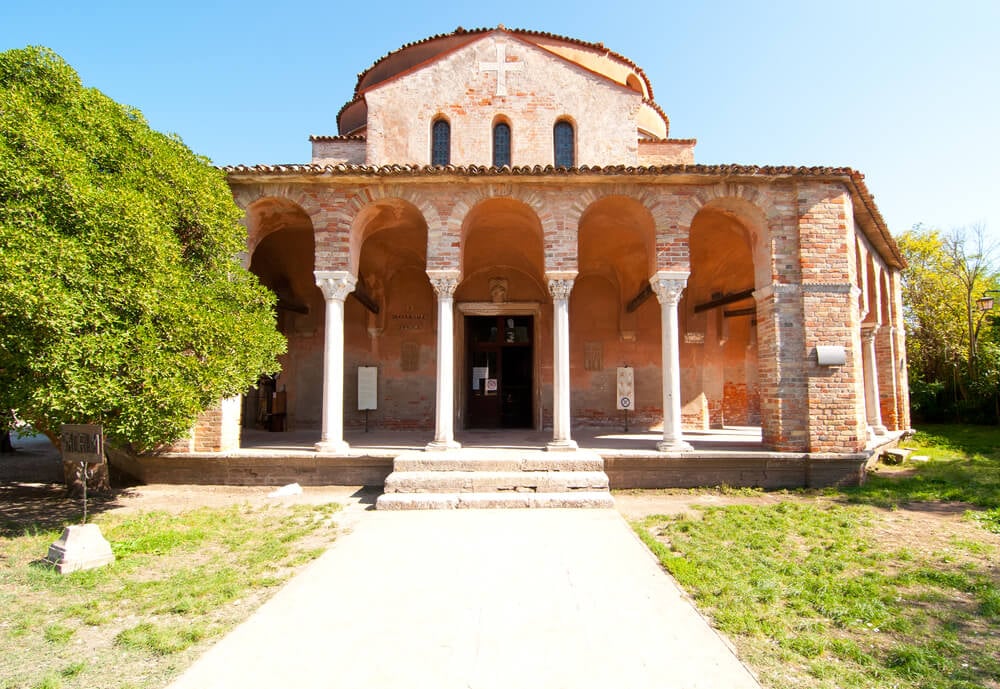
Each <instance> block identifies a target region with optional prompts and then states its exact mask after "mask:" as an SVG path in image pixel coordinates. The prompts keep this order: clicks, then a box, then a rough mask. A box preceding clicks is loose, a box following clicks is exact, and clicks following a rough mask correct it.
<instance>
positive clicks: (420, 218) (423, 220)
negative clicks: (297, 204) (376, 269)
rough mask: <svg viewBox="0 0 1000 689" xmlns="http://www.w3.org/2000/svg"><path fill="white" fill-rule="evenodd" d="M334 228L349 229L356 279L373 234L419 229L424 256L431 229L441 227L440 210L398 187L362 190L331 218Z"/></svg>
mask: <svg viewBox="0 0 1000 689" xmlns="http://www.w3.org/2000/svg"><path fill="white" fill-rule="evenodd" d="M331 220H332V224H333V225H334V227H338V228H349V234H348V237H347V265H348V270H350V272H351V273H352V274H354V275H355V276H356V275H357V273H358V261H359V260H360V252H361V248H362V245H363V244H364V241H365V240H366V239H367V238H368V237H369V236H370V235H371V234H372V233H374V232H378V231H380V230H381V229H385V227H387V226H392V225H398V224H399V223H403V224H409V225H412V226H414V227H419V228H421V229H422V232H423V233H424V245H423V255H424V259H425V261H426V256H427V253H428V251H429V249H430V247H431V244H432V239H433V238H432V236H431V235H432V234H433V231H432V229H431V228H439V227H440V226H441V221H440V216H439V214H438V211H437V209H436V208H435V207H434V206H433V205H432V204H431V203H430V201H429V199H427V198H426V197H425V196H423V195H420V194H418V193H415V192H414V191H413V190H411V189H406V188H403V187H396V186H381V185H380V186H373V187H365V188H364V189H361V190H359V191H358V192H357V193H355V194H354V195H353V196H351V197H350V198H348V199H347V200H346V201H345V203H343V204H342V205H341V206H340V208H339V209H338V210H337V212H336V213H335V214H334V215H333V217H332V218H331Z"/></svg>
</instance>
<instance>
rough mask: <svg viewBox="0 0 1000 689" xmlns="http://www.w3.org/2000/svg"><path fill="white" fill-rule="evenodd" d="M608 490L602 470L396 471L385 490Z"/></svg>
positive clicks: (460, 491) (464, 491)
mask: <svg viewBox="0 0 1000 689" xmlns="http://www.w3.org/2000/svg"><path fill="white" fill-rule="evenodd" d="M581 490H582V491H597V490H608V475H607V474H605V473H604V472H603V471H398V470H397V471H394V472H393V473H391V474H389V476H388V478H386V480H385V492H386V493H493V492H535V493H562V492H570V491H581Z"/></svg>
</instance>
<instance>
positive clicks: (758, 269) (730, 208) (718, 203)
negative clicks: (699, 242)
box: [676, 182, 780, 287]
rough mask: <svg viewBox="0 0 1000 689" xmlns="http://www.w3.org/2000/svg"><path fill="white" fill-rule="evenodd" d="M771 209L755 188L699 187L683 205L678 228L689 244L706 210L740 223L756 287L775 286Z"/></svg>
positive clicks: (731, 185) (735, 185) (727, 184)
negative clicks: (719, 212)
mask: <svg viewBox="0 0 1000 689" xmlns="http://www.w3.org/2000/svg"><path fill="white" fill-rule="evenodd" d="M768 205H769V204H768V203H767V200H766V198H765V197H764V195H763V193H762V192H761V190H760V189H759V188H758V187H756V186H754V185H749V184H742V183H737V182H720V183H719V184H716V185H712V186H707V187H698V188H697V189H696V190H695V193H694V194H693V195H692V196H690V197H689V200H688V202H687V203H683V204H681V206H680V209H679V212H678V216H677V220H676V222H677V228H678V231H679V232H680V233H681V234H683V235H685V239H687V240H688V241H690V233H691V224H692V223H693V222H694V219H695V217H696V216H697V215H698V213H700V212H701V211H702V210H706V209H708V210H718V211H721V212H722V213H724V214H726V215H728V216H730V217H731V218H733V219H734V220H736V221H737V222H739V223H740V224H741V225H742V226H743V228H744V231H745V237H746V239H747V241H748V243H749V245H750V249H751V252H752V258H753V264H754V271H755V275H754V283H755V287H763V286H765V285H768V284H770V283H771V282H772V275H773V274H774V272H775V271H774V270H772V266H771V253H772V252H771V247H770V242H769V239H770V237H769V235H770V232H769V231H768V221H767V215H768ZM682 228H683V229H682ZM779 272H780V271H779Z"/></svg>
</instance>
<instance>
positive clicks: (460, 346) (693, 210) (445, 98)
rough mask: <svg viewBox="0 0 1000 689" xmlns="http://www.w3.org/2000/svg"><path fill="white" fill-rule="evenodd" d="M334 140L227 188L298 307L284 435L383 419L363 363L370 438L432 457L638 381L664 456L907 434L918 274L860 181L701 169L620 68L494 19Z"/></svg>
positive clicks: (352, 119) (286, 329) (845, 447)
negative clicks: (721, 432) (413, 434)
mask: <svg viewBox="0 0 1000 689" xmlns="http://www.w3.org/2000/svg"><path fill="white" fill-rule="evenodd" d="M560 123H562V124H560ZM498 125H500V127H499V128H498ZM557 125H560V126H562V127H563V131H565V130H566V125H568V129H569V131H570V132H571V137H572V138H571V139H570V141H569V147H568V148H567V147H566V146H565V145H564V146H563V148H562V149H561V150H562V151H563V153H562V154H561V155H566V151H567V150H568V151H570V156H571V164H569V165H565V164H563V165H560V166H559V167H556V166H555V165H554V163H555V162H556V158H555V155H556V153H555V149H556V148H557V145H556V144H557V142H556V136H557V135H556V133H555V131H556V126H557ZM338 128H339V133H338V134H337V135H336V136H314V137H312V144H313V160H312V163H310V164H306V165H285V166H253V167H248V166H238V167H232V168H228V170H227V172H228V175H229V180H230V184H231V186H232V189H233V194H234V197H235V199H236V201H237V203H238V204H239V205H240V206H241V207H242V208H243V209H244V210H245V211H246V225H247V230H248V235H249V239H248V249H249V251H248V255H249V257H250V258H249V259H248V265H249V266H250V267H251V269H252V270H254V272H256V273H257V274H258V275H259V276H260V278H261V280H262V281H263V282H264V283H265V284H267V285H268V286H269V287H271V288H272V289H273V290H274V291H275V292H276V293H277V294H278V296H279V299H280V305H281V309H282V310H281V311H280V314H279V327H280V328H281V330H282V332H283V333H284V334H285V335H286V336H287V337H288V340H289V352H288V354H287V355H286V357H285V359H284V361H283V366H284V369H283V372H282V374H281V376H280V377H279V378H278V381H277V383H276V385H277V389H279V390H282V391H283V392H284V393H285V394H286V395H287V419H286V421H287V426H288V427H289V428H292V429H304V428H305V429H311V428H315V429H317V431H318V430H319V429H320V428H322V431H323V443H321V445H323V447H325V448H327V449H330V448H342V447H343V446H342V444H341V443H342V440H341V439H340V438H339V436H338V433H341V432H342V431H341V429H342V428H343V426H346V427H348V428H350V427H357V426H359V425H360V424H362V423H363V422H364V418H365V415H364V413H363V412H362V411H360V410H359V409H358V389H357V381H358V377H357V370H358V368H359V367H374V368H376V369H377V376H378V393H377V408H376V409H374V410H371V411H370V412H369V413H368V418H369V423H373V424H376V425H377V426H378V427H384V428H407V429H425V430H427V431H428V432H429V433H430V432H433V433H434V434H435V437H436V440H435V442H445V443H447V442H449V434H450V433H451V432H452V428H459V429H462V428H471V427H477V426H480V425H487V426H492V425H497V426H500V427H504V426H509V425H511V424H514V425H517V426H521V427H530V428H539V429H540V428H547V427H550V425H552V424H555V426H556V427H555V430H554V434H555V436H558V435H559V433H561V432H562V431H561V430H560V429H559V423H558V420H559V419H560V418H561V416H560V414H562V413H563V410H564V408H563V407H561V406H560V405H567V406H566V407H565V411H567V412H568V414H569V418H570V420H571V423H572V424H575V425H589V426H617V425H618V424H620V423H621V418H622V412H621V411H619V410H618V409H617V402H618V398H617V392H618V391H617V389H616V385H617V371H618V368H619V367H625V366H630V367H632V369H633V370H634V373H635V390H634V406H633V407H632V408H631V409H630V415H631V419H632V422H633V423H634V424H637V425H639V426H641V427H646V428H650V429H656V430H662V431H663V433H664V443H665V444H666V445H670V446H676V447H681V446H682V445H681V444H680V443H678V442H677V441H678V438H677V437H674V436H673V435H672V434H673V433H674V431H673V428H674V427H675V426H677V427H679V425H680V424H681V422H682V421H683V424H684V426H685V427H686V428H688V429H691V428H707V427H710V426H721V425H757V424H759V425H760V426H761V427H762V429H763V439H764V444H765V445H766V446H767V447H768V448H771V449H774V450H779V451H787V452H813V453H856V452H858V451H859V450H861V449H862V448H863V447H864V445H865V443H866V441H867V439H868V438H869V436H870V435H871V434H873V433H879V432H884V430H883V427H884V428H888V429H890V430H897V429H905V428H907V427H908V424H909V412H908V405H907V382H906V375H905V343H904V341H903V328H902V302H901V297H900V290H899V271H900V270H901V269H902V267H903V261H902V257H901V255H900V253H899V251H898V248H897V247H896V245H895V244H894V242H893V240H892V238H891V236H890V235H889V233H888V230H887V228H886V227H885V223H884V221H883V220H882V218H881V216H880V215H879V213H878V210H877V209H876V207H875V205H874V202H873V201H872V197H871V195H870V194H869V192H868V190H867V188H866V186H865V184H864V182H863V177H862V176H861V175H860V174H859V173H857V172H855V171H853V170H851V169H849V168H796V167H757V166H738V165H725V166H705V165H696V164H695V163H694V153H693V151H694V146H695V141H694V140H693V139H670V138H668V137H669V120H668V119H667V117H666V115H665V114H664V113H663V111H662V110H661V109H660V107H659V106H658V105H656V103H655V101H654V100H653V93H652V87H651V85H650V84H649V82H648V79H647V78H646V76H645V74H644V73H643V72H642V70H641V69H639V67H638V66H636V65H634V64H633V63H631V62H630V61H629V60H628V59H627V58H625V57H623V56H621V55H618V54H616V53H613V52H611V51H609V50H607V49H606V48H605V47H604V46H602V45H599V44H592V43H587V42H583V41H577V40H574V39H569V38H565V37H560V36H553V35H550V34H544V33H538V32H530V31H521V30H508V29H504V28H503V27H499V28H497V29H483V30H474V31H465V30H458V31H456V32H454V33H451V34H446V35H442V36H435V37H431V38H429V39H425V40H423V41H418V42H416V43H413V44H409V45H407V46H404V47H403V48H401V49H400V50H398V51H395V52H394V53H391V54H390V55H387V56H385V57H384V58H382V59H380V60H379V61H377V62H376V63H375V64H374V65H373V66H372V67H371V68H370V69H368V70H366V71H365V72H363V73H362V74H361V75H360V76H359V79H358V86H357V88H356V91H355V94H354V97H353V98H352V100H351V101H350V102H348V103H347V105H345V106H344V108H343V109H342V110H341V112H340V113H339V115H338ZM505 131H506V132H507V133H509V139H506V140H507V141H509V147H508V148H504V146H505V144H504V141H505V139H504V138H497V137H499V136H500V135H501V134H503V133H504V132H505ZM435 132H438V135H437V137H436V136H435ZM441 132H445V134H443V135H442V134H441ZM442 136H443V137H444V138H442ZM564 144H565V142H564ZM442 146H444V148H442ZM498 147H499V148H498ZM498 155H499V156H501V160H502V164H501V165H500V166H499V167H492V166H491V164H492V162H493V161H494V160H495V159H496V156H498ZM504 155H506V156H507V158H506V159H504V158H503V156H504ZM441 156H445V157H444V159H445V160H447V162H448V164H447V165H443V166H432V165H430V163H431V161H432V160H438V159H441ZM565 162H566V161H565V160H562V163H565ZM320 278H322V279H329V280H338V281H341V283H343V285H344V290H343V294H341V293H340V292H337V291H336V290H334V291H328V292H327V293H326V296H324V292H321V291H320V289H319V288H318V287H317V286H316V281H317V280H318V279H320ZM654 278H655V279H656V280H657V284H658V285H660V288H659V289H661V290H666V291H661V292H656V294H654V290H653V289H652V288H651V280H653V279H654ZM432 281H434V282H433V286H432ZM567 286H568V287H569V288H570V291H569V292H568V293H566V294H568V297H566V299H567V300H568V304H567V306H566V309H567V310H566V311H565V313H566V314H567V316H566V317H567V318H568V322H569V325H568V338H567V339H565V340H564V339H562V338H563V337H564V336H562V335H560V334H559V328H558V327H557V325H558V318H559V313H560V309H561V308H562V306H561V304H563V302H562V301H561V300H562V299H563V298H564V297H563V296H562V295H563V294H564V289H565V288H566V287H567ZM664 286H665V287H664ZM667 288H669V289H667ZM675 288H677V289H681V290H682V292H681V298H680V301H679V303H677V304H676V307H675V306H673V305H672V304H670V303H667V302H661V300H662V299H666V298H667V297H665V296H663V295H666V294H668V293H672V292H671V290H673V289H675ZM346 295H350V296H346ZM331 299H332V300H334V302H331ZM337 300H342V301H337ZM338 304H342V307H341V306H338ZM331 308H332V309H333V310H332V311H331ZM441 309H445V310H444V311H442V310H441ZM673 309H676V322H677V334H676V336H670V335H668V333H669V332H672V330H670V329H668V328H666V326H665V324H669V323H668V321H667V320H665V319H667V318H668V317H672V316H670V314H672V313H673ZM329 313H335V314H337V316H336V319H337V320H336V322H331V321H329V320H328V318H327V316H326V314H329ZM442 313H443V314H444V315H445V317H446V321H442V320H441V314H442ZM341 314H342V315H341ZM490 319H492V320H490ZM671 327H672V326H671ZM866 333H867V334H868V335H871V336H873V337H874V340H873V342H872V344H871V346H870V347H868V345H866V344H865V343H866V340H864V338H863V334H866ZM442 338H444V339H443V340H442ZM341 342H342V344H341ZM442 342H444V343H445V344H446V345H447V344H449V343H450V344H451V347H450V348H446V349H451V350H452V351H446V350H442V349H441V347H442ZM818 348H823V349H824V350H825V351H833V352H834V353H835V354H839V355H842V358H843V360H842V363H820V361H819V358H818ZM560 352H565V356H566V363H563V362H562V359H560V357H561V356H562V355H561V354H560ZM330 356H333V357H334V362H335V363H333V364H329V363H327V364H324V360H325V358H326V359H327V360H329V357H330ZM442 357H443V358H442ZM866 357H867V358H866ZM442 361H443V362H444V364H443V365H444V367H445V368H444V369H442V368H441V366H440V365H439V362H442ZM331 366H334V367H336V366H341V367H342V368H340V369H338V370H337V371H332V370H331ZM335 372H339V373H342V374H343V380H342V383H340V382H336V381H338V380H339V378H337V377H336V376H334V375H333V373H335ZM331 385H334V386H335V387H336V389H335V390H332V392H331V387H330V386H331ZM442 385H443V386H444V387H443V388H442ZM338 386H339V387H338ZM675 386H676V390H677V393H676V394H678V395H679V407H678V408H679V412H678V418H676V419H675V418H673V416H672V415H673V414H674V412H672V411H671V410H670V407H667V408H665V403H666V402H665V401H667V400H672V399H673V395H674V393H673V392H672V391H673V390H674V387H675ZM324 391H326V392H324ZM331 394H332V396H331ZM449 396H450V397H451V398H452V399H451V402H450V406H447V405H448V403H449V402H448V397H449ZM866 398H867V399H868V402H867V403H866ZM442 403H444V404H445V408H442V406H441V405H442ZM245 423H247V421H246V420H245ZM222 432H223V429H222V426H221V425H220V424H219V423H218V419H216V418H215V417H212V416H211V415H209V416H206V418H205V420H204V423H203V424H201V425H199V427H198V428H197V429H196V430H195V432H194V434H193V439H192V440H190V441H188V442H187V443H186V444H185V445H184V447H185V448H187V449H196V448H209V447H215V448H222V447H225V446H228V444H231V438H232V436H231V435H230V438H229V440H227V441H226V442H222V440H221V434H222ZM230 433H231V432H230ZM203 436H219V439H218V440H217V441H213V440H210V439H208V440H206V439H204V438H203ZM555 440H556V441H558V440H559V438H558V437H556V438H555Z"/></svg>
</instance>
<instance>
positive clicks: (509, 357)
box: [465, 316, 534, 428]
mask: <svg viewBox="0 0 1000 689" xmlns="http://www.w3.org/2000/svg"><path fill="white" fill-rule="evenodd" d="M465 331H466V333H468V343H467V346H468V352H469V355H468V357H467V358H466V360H467V361H468V362H469V363H468V365H467V367H466V375H465V382H466V385H467V386H468V387H467V388H466V391H467V399H468V410H467V411H468V416H467V417H466V418H468V425H469V427H470V428H531V427H532V425H533V424H532V418H533V416H532V411H533V408H532V395H531V390H532V382H533V381H532V371H533V370H534V357H533V356H532V354H533V351H534V347H533V343H534V322H533V319H532V317H531V316H467V317H466V319H465Z"/></svg>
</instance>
